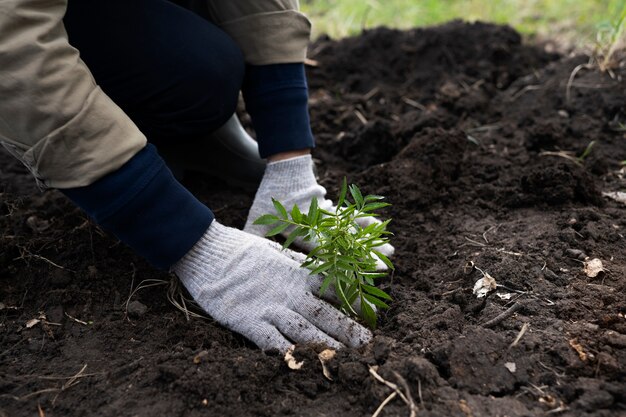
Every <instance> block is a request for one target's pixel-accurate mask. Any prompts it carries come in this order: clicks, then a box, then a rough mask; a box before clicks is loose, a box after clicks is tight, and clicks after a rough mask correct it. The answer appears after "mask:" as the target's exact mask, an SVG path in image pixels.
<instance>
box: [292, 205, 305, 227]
mask: <svg viewBox="0 0 626 417" xmlns="http://www.w3.org/2000/svg"><path fill="white" fill-rule="evenodd" d="M302 217H304V216H303V215H302V212H300V209H299V208H298V205H297V204H294V205H293V208H292V209H291V219H292V220H293V221H294V222H296V223H301V222H302Z"/></svg>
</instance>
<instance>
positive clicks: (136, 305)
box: [127, 301, 148, 318]
mask: <svg viewBox="0 0 626 417" xmlns="http://www.w3.org/2000/svg"><path fill="white" fill-rule="evenodd" d="M147 311H148V307H146V305H145V304H143V303H142V302H139V301H132V302H131V303H130V304H128V310H127V312H128V315H129V316H130V317H134V318H138V317H141V316H143V315H144V314H146V312H147Z"/></svg>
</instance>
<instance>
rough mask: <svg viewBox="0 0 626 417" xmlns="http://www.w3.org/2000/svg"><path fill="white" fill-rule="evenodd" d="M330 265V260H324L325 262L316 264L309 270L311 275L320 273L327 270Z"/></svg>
mask: <svg viewBox="0 0 626 417" xmlns="http://www.w3.org/2000/svg"><path fill="white" fill-rule="evenodd" d="M332 267H333V264H332V262H325V263H323V264H321V265H319V266H317V267H316V268H315V269H313V270H312V271H311V275H317V274H321V273H322V272H326V271H328V270H329V269H330V268H332Z"/></svg>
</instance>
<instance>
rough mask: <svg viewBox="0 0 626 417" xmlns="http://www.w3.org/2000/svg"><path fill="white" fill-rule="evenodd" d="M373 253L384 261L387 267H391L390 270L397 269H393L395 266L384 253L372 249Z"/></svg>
mask: <svg viewBox="0 0 626 417" xmlns="http://www.w3.org/2000/svg"><path fill="white" fill-rule="evenodd" d="M372 252H373V253H374V254H375V255H376V256H378V257H379V258H380V260H381V261H383V263H384V264H385V265H387V266H388V267H389V269H395V268H394V267H393V264H392V263H391V261H390V260H389V258H387V257H386V256H385V255H383V254H382V253H380V252H379V251H377V250H375V249H372Z"/></svg>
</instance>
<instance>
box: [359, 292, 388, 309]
mask: <svg viewBox="0 0 626 417" xmlns="http://www.w3.org/2000/svg"><path fill="white" fill-rule="evenodd" d="M363 297H364V298H365V299H366V300H367V301H369V302H370V303H372V304H374V305H375V306H376V307H380V308H389V306H388V305H387V303H385V302H384V301H381V300H379V299H378V298H376V297H374V296H372V295H369V294H363Z"/></svg>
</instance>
